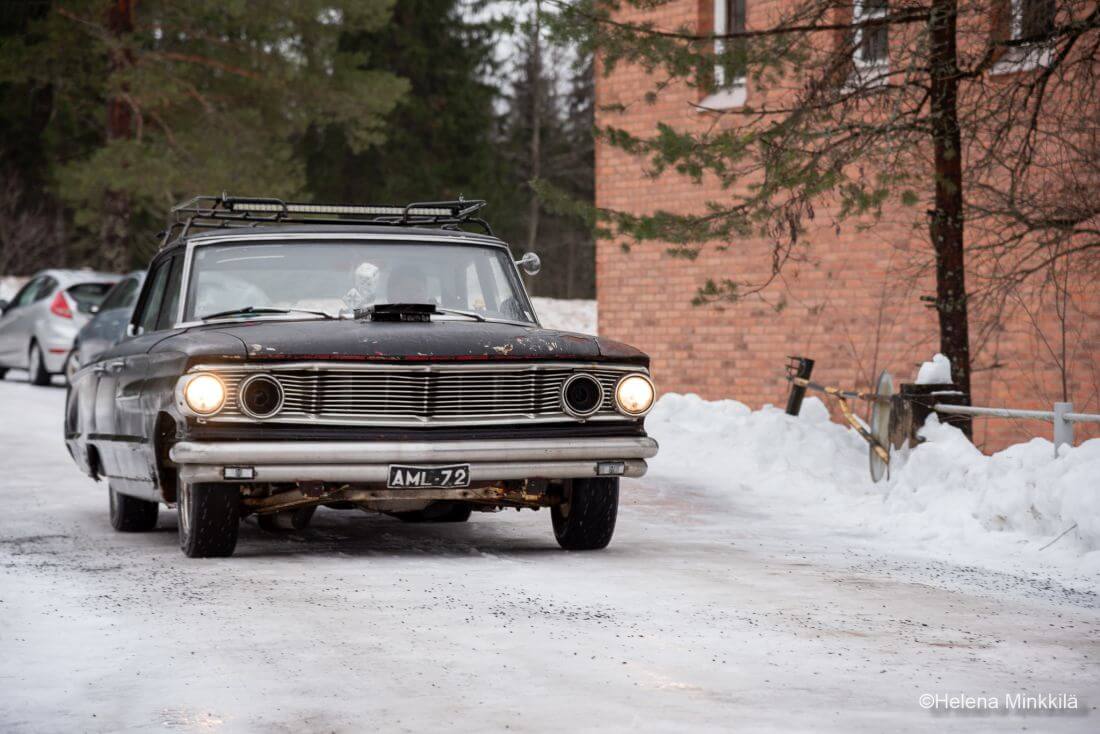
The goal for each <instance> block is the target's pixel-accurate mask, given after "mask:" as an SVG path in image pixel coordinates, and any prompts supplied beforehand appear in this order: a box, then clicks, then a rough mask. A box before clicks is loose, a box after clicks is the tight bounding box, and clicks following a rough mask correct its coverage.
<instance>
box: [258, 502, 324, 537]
mask: <svg viewBox="0 0 1100 734" xmlns="http://www.w3.org/2000/svg"><path fill="white" fill-rule="evenodd" d="M316 511H317V507H316V506H314V507H299V508H298V509H297V510H284V511H283V512H272V513H269V514H267V515H257V516H256V522H257V523H258V524H259V526H260V527H261V528H263V529H264V530H266V531H268V532H269V533H277V532H281V531H286V530H305V529H306V528H308V527H309V522H310V520H312V519H313V513H314V512H316Z"/></svg>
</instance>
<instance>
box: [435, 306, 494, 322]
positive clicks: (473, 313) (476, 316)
mask: <svg viewBox="0 0 1100 734" xmlns="http://www.w3.org/2000/svg"><path fill="white" fill-rule="evenodd" d="M435 310H436V312H437V313H453V314H458V315H459V316H469V317H470V318H471V319H477V320H478V321H485V317H484V316H482V315H481V314H479V313H478V312H477V311H460V310H459V309H457V308H440V307H439V306H436V307H435Z"/></svg>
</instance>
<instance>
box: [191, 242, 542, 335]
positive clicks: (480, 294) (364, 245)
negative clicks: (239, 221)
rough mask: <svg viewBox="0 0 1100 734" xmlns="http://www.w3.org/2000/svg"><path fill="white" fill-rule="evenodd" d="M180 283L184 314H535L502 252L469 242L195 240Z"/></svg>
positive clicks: (518, 317) (511, 317)
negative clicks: (393, 310) (426, 309)
mask: <svg viewBox="0 0 1100 734" xmlns="http://www.w3.org/2000/svg"><path fill="white" fill-rule="evenodd" d="M187 291H188V293H187V308H186V311H185V313H184V320H185V321H196V320H200V319H203V318H206V317H208V316H211V315H213V314H224V313H227V312H231V311H235V310H238V309H241V310H244V309H253V310H261V309H281V310H287V311H290V312H291V313H292V314H295V315H296V316H298V315H301V316H307V317H308V315H309V314H308V313H301V314H299V312H308V311H316V312H321V313H324V314H327V315H329V316H333V317H340V316H345V317H346V316H351V315H352V314H353V313H354V312H355V311H356V310H363V309H368V308H370V307H372V306H375V305H378V304H386V303H420V304H432V305H435V306H436V307H438V308H440V309H453V310H457V311H469V312H472V313H475V314H478V315H479V316H481V317H484V318H487V319H501V320H505V321H522V322H528V323H534V320H535V319H534V314H533V313H532V312H531V307H530V304H529V303H528V301H527V298H526V296H525V295H524V294H523V291H522V289H521V288H520V286H519V283H518V278H517V277H516V272H515V267H514V266H513V265H512V262H511V258H510V256H509V255H508V252H507V251H506V250H504V249H501V248H496V247H480V246H476V245H447V244H437V243H432V242H413V243H408V244H401V243H389V242H361V241H352V242H343V243H319V242H302V243H285V242H280V243H271V244H269V243H262V244H261V243H257V244H252V243H245V242H239V243H232V244H225V245H206V246H202V245H200V246H198V247H196V248H195V251H194V257H193V265H192V267H191V278H190V281H189V285H188V289H187ZM244 315H248V314H247V313H245V314H244ZM260 316H263V314H262V313H261V314H260ZM252 317H254V315H253V316H252ZM268 317H270V314H269V316H268ZM452 317H454V318H462V316H461V315H458V314H452Z"/></svg>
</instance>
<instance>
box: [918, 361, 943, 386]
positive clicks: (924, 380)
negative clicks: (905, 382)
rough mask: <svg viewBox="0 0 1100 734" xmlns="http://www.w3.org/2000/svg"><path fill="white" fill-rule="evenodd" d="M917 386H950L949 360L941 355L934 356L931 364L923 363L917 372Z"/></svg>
mask: <svg viewBox="0 0 1100 734" xmlns="http://www.w3.org/2000/svg"><path fill="white" fill-rule="evenodd" d="M917 384H918V385H950V384H951V360H949V359H948V358H947V357H945V356H943V355H942V354H936V355H934V356H933V357H932V361H931V362H924V363H923V364H921V366H920V370H919V371H918V372H917Z"/></svg>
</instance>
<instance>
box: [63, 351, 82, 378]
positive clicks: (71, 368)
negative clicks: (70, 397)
mask: <svg viewBox="0 0 1100 734" xmlns="http://www.w3.org/2000/svg"><path fill="white" fill-rule="evenodd" d="M61 371H62V372H64V373H65V382H67V383H69V384H70V385H71V384H73V377H74V376H75V375H76V373H77V372H79V371H80V362H79V361H78V360H77V358H76V350H75V349H73V351H71V352H69V356H68V357H65V366H64V367H62V368H61Z"/></svg>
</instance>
